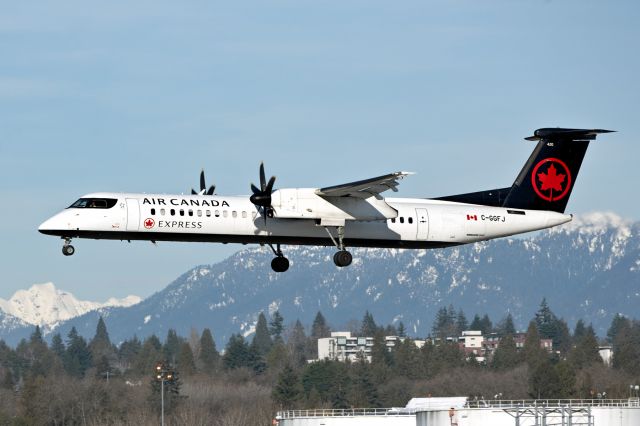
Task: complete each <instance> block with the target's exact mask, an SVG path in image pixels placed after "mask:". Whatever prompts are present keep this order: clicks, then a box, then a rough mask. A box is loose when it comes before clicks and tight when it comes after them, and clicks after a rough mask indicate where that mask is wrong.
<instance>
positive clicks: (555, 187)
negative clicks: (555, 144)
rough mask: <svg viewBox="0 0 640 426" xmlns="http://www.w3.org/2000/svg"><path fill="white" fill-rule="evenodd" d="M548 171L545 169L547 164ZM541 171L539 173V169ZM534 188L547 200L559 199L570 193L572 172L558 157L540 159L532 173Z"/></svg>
mask: <svg viewBox="0 0 640 426" xmlns="http://www.w3.org/2000/svg"><path fill="white" fill-rule="evenodd" d="M547 165H548V167H546V169H547V170H546V172H545V171H542V170H544V168H545V166H547ZM539 170H540V172H539V173H538V171H539ZM531 184H532V185H533V190H534V191H535V192H536V194H538V196H539V197H540V198H542V199H543V200H545V201H558V200H561V199H563V198H564V197H566V196H567V194H568V193H569V189H570V188H571V173H570V172H569V167H567V165H566V164H565V163H564V161H562V160H560V159H558V158H545V159H543V160H540V161H539V162H538V164H536V166H535V167H534V168H533V172H532V173H531Z"/></svg>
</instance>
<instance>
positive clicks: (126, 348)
mask: <svg viewBox="0 0 640 426" xmlns="http://www.w3.org/2000/svg"><path fill="white" fill-rule="evenodd" d="M141 350H142V342H140V340H139V339H138V336H135V335H134V336H133V338H131V339H130V340H125V341H124V342H122V344H121V345H120V348H119V349H118V358H119V360H120V363H121V364H122V366H123V368H124V369H125V370H127V369H129V368H131V366H133V364H134V363H135V361H136V358H137V357H138V354H139V353H140V351H141Z"/></svg>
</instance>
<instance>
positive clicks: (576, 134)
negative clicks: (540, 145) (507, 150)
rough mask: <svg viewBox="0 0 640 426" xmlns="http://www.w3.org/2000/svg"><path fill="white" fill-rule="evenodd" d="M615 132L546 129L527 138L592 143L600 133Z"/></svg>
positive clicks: (608, 131)
mask: <svg viewBox="0 0 640 426" xmlns="http://www.w3.org/2000/svg"><path fill="white" fill-rule="evenodd" d="M613 132H615V130H604V129H563V128H560V127H545V128H542V129H538V130H536V131H535V132H533V136H529V137H528V138H525V139H526V140H528V141H539V140H580V141H587V140H588V141H591V140H594V139H595V138H596V136H597V135H598V134H600V133H613Z"/></svg>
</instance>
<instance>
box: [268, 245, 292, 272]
mask: <svg viewBox="0 0 640 426" xmlns="http://www.w3.org/2000/svg"><path fill="white" fill-rule="evenodd" d="M269 247H271V250H272V251H273V254H275V255H276V257H274V258H273V260H272V261H271V269H273V270H274V271H275V272H285V271H286V270H287V269H289V259H287V258H286V257H284V254H282V250H281V249H280V244H276V248H275V249H274V248H273V245H272V244H269Z"/></svg>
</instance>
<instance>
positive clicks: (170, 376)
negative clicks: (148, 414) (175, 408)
mask: <svg viewBox="0 0 640 426" xmlns="http://www.w3.org/2000/svg"><path fill="white" fill-rule="evenodd" d="M156 380H157V381H159V382H160V424H161V426H164V382H173V380H174V372H173V370H168V369H167V368H166V367H165V365H164V363H163V362H158V363H156Z"/></svg>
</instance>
